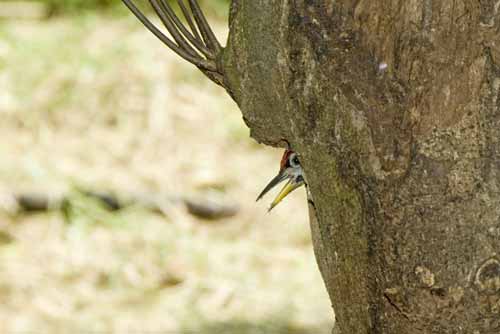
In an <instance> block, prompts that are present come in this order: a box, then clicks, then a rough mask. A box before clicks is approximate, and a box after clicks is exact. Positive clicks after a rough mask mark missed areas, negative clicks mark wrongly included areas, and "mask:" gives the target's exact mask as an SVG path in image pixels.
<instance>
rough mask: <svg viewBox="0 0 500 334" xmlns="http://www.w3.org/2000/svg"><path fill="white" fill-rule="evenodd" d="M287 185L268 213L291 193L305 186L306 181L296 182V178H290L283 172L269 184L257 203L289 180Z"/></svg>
mask: <svg viewBox="0 0 500 334" xmlns="http://www.w3.org/2000/svg"><path fill="white" fill-rule="evenodd" d="M287 179H288V181H287V183H286V184H285V186H284V187H283V189H281V191H280V192H279V194H278V196H276V198H275V199H274V201H273V202H272V203H271V206H270V207H269V210H268V211H271V210H272V209H273V208H274V207H275V206H276V205H278V204H279V203H280V202H281V201H282V200H283V199H284V198H285V197H286V196H288V194H289V193H291V192H292V191H294V190H295V189H297V188H299V187H300V186H302V185H303V184H304V181H303V179H302V178H300V181H298V182H297V181H296V180H295V179H294V178H290V177H289V176H287V174H286V173H284V172H283V171H281V172H280V173H279V174H278V175H276V177H275V178H274V179H272V180H271V182H269V184H268V185H267V186H266V187H265V188H264V190H263V191H262V192H261V193H260V195H259V197H257V201H258V200H260V199H261V198H262V197H263V196H264V195H265V194H266V193H267V192H269V191H270V190H271V189H273V188H274V187H275V186H277V185H278V184H280V183H281V182H283V181H285V180H287Z"/></svg>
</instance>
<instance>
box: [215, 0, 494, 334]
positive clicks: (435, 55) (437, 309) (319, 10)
mask: <svg viewBox="0 0 500 334" xmlns="http://www.w3.org/2000/svg"><path fill="white" fill-rule="evenodd" d="M499 7H500V6H499V3H498V1H493V0H479V1H466V0H448V1H432V0H418V1H417V0H378V1H377V0H337V1H334V0H315V1H311V0H233V4H232V8H231V18H230V28H231V32H230V37H229V43H228V47H227V49H226V50H225V52H224V59H223V68H224V75H225V80H226V83H225V84H226V87H228V90H230V92H231V94H232V96H233V97H234V99H235V100H236V101H237V103H238V104H239V106H240V108H241V110H242V112H243V116H244V119H245V121H246V123H247V124H248V126H249V127H250V129H251V133H252V136H253V137H254V138H255V139H256V140H258V141H259V142H264V143H266V144H270V145H274V146H283V145H284V143H285V142H288V143H289V144H290V145H291V147H292V148H293V149H294V150H295V151H296V152H298V153H299V155H300V160H301V163H302V165H303V167H304V169H305V172H306V179H307V184H308V193H309V197H310V198H309V202H310V211H311V227H312V232H313V240H314V247H315V251H316V257H317V261H318V264H319V268H320V270H321V273H322V275H323V279H324V281H325V284H326V287H327V289H328V292H329V294H330V297H331V300H332V304H333V307H334V310H335V313H336V328H335V330H334V332H335V333H342V334H356V333H384V334H385V333H390V334H413V333H436V334H437V333H439V334H443V333H470V334H476V333H477V334H479V333H480V334H485V333H492V334H493V333H495V334H498V333H500V218H499V217H500V170H499V168H500V108H499V105H500V100H499V99H498V97H499V94H500V92H499V88H500V67H499V64H498V63H499V62H500V38H499V37H500V36H499V29H500V22H499V21H500V12H499V10H500V9H499ZM284 228H285V227H284ZM304 288H307V287H304Z"/></svg>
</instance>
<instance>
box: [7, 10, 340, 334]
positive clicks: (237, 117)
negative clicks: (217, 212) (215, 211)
mask: <svg viewBox="0 0 500 334" xmlns="http://www.w3.org/2000/svg"><path fill="white" fill-rule="evenodd" d="M46 3H47V4H49V5H50V6H51V7H50V8H49V7H43V8H42V11H43V12H44V13H43V14H42V15H31V16H29V18H26V17H24V18H20V17H19V16H22V15H19V14H18V13H15V12H14V11H12V12H9V11H10V10H11V8H13V7H8V6H7V4H8V5H9V6H12V5H13V4H14V5H16V4H19V2H16V1H14V2H13V1H9V2H0V119H1V121H0V134H1V135H2V140H1V141H0V301H1V302H0V333H26V332H32V333H83V332H85V333H88V332H103V333H111V332H113V333H130V332H137V333H142V332H162V333H208V334H212V333H213V334H216V333H217V334H219V333H243V334H245V333H311V334H312V333H314V334H321V333H330V329H331V327H332V320H331V318H332V312H331V309H330V305H329V300H328V296H327V294H326V292H325V289H324V286H323V283H322V281H321V277H320V274H319V271H318V269H317V266H316V262H315V259H314V254H313V250H312V245H311V240H310V234H309V225H308V218H307V205H306V196H305V191H304V189H300V190H297V191H296V192H295V193H293V194H292V195H291V196H290V198H287V199H286V201H285V202H284V203H282V204H280V205H279V206H278V207H277V208H276V209H275V210H273V212H272V213H270V214H268V213H267V210H266V209H267V205H268V204H269V202H270V201H271V199H272V198H271V197H272V195H273V194H271V195H270V196H269V197H268V198H265V199H264V200H263V201H262V202H259V203H255V198H256V196H257V194H258V193H259V192H260V190H261V189H262V188H263V187H264V185H265V184H266V183H267V182H268V181H269V180H270V178H272V177H273V176H274V175H275V173H276V172H277V170H278V167H279V159H280V156H281V154H282V151H281V150H275V149H270V148H266V147H263V146H260V145H257V144H256V143H255V142H254V141H252V140H251V139H250V138H249V131H248V129H247V128H246V127H245V126H244V123H243V121H242V119H241V114H240V112H239V110H238V108H237V106H236V105H235V104H234V102H233V101H232V100H231V99H230V98H229V97H228V96H227V94H226V93H225V92H224V91H223V90H222V89H221V88H219V87H216V86H215V85H214V84H212V83H211V82H209V81H208V80H207V79H206V78H205V77H204V76H203V75H201V74H200V73H199V72H198V71H197V70H196V69H195V68H194V67H192V66H190V65H189V64H187V63H185V62H183V61H181V60H180V59H178V58H177V57H176V56H175V55H174V54H173V53H172V52H170V51H169V50H167V49H166V48H164V47H163V45H162V44H161V43H160V42H158V41H157V40H156V39H155V38H154V37H153V36H151V34H150V33H149V32H147V31H146V29H144V28H143V27H142V26H141V25H140V24H139V22H137V21H136V20H135V19H134V18H133V17H132V15H130V14H129V13H128V12H127V11H126V10H125V9H124V8H123V6H122V5H121V4H120V3H119V1H97V0H96V1H91V0H78V1H77V0H73V1H62V0H51V1H46ZM111 3H113V4H112V5H111V7H109V6H108V5H109V4H111ZM24 4H25V3H24ZM24 4H22V5H24ZM204 6H205V9H206V11H207V13H209V21H210V22H211V23H212V24H213V26H214V29H215V31H216V34H217V35H218V36H219V37H220V40H221V41H225V40H226V36H227V28H226V27H227V19H226V17H225V15H226V13H227V10H228V8H227V7H228V4H227V2H226V1H208V0H207V1H205V2H204ZM6 8H9V11H7V12H6ZM38 10H39V9H38ZM45 11H46V12H47V13H46V14H45ZM23 13H26V11H23ZM82 189H84V190H82ZM87 190H91V191H95V192H104V193H106V194H113V195H114V196H118V197H129V198H130V197H139V198H141V199H143V198H146V199H149V200H148V201H146V202H147V203H144V202H141V201H133V202H132V203H131V205H129V206H127V207H125V208H124V209H122V210H118V211H113V210H110V208H109V207H107V206H106V205H104V203H103V202H102V201H99V200H98V199H96V197H93V196H88V194H87V193H86V191H87ZM19 194H37V196H38V195H39V196H47V197H49V198H55V199H58V198H61V197H64V198H65V202H64V206H63V207H62V208H60V207H59V206H57V205H55V204H52V207H51V208H52V209H53V210H49V211H47V212H37V213H27V212H24V211H23V210H21V209H20V207H19V203H18V201H16V200H18V199H19V196H18V195H19ZM186 198H187V199H196V200H199V201H201V202H202V203H203V202H204V201H208V202H209V203H212V202H215V203H218V204H220V205H226V204H227V205H230V206H231V207H237V208H238V210H237V213H236V215H233V216H230V217H226V218H221V219H206V218H201V217H200V216H199V215H198V216H197V215H194V214H193V211H192V210H190V209H189V207H188V206H186V205H185V204H186V203H185V199H186ZM150 199H155V200H158V199H159V201H157V202H155V203H156V204H158V205H157V206H156V207H155V208H153V209H152V208H151V207H150V206H149V205H148V203H149V204H150V203H151V200H150ZM54 203H55V202H54ZM221 203H222V204H221Z"/></svg>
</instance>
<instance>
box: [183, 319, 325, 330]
mask: <svg viewBox="0 0 500 334" xmlns="http://www.w3.org/2000/svg"><path fill="white" fill-rule="evenodd" d="M332 328H333V322H332V323H323V324H318V325H317V326H310V327H304V326H303V325H294V324H293V323H291V322H289V321H287V319H283V318H277V319H266V320H263V321H259V322H250V321H248V320H229V321H221V322H206V323H202V324H201V325H198V326H196V327H193V328H186V329H184V330H183V331H181V333H182V334H330V333H331V330H332Z"/></svg>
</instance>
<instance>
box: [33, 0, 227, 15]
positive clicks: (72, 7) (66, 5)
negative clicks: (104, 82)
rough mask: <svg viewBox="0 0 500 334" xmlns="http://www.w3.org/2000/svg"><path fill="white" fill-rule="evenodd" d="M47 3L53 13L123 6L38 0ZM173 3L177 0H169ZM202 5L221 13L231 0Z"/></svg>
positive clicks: (92, 0)
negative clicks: (211, 7)
mask: <svg viewBox="0 0 500 334" xmlns="http://www.w3.org/2000/svg"><path fill="white" fill-rule="evenodd" d="M37 1H39V2H42V3H46V4H47V5H48V6H49V8H50V11H51V12H52V13H56V14H61V13H74V12H76V11H80V10H105V9H110V8H112V7H116V6H117V5H118V6H121V0H37ZM168 1H169V2H171V3H174V2H176V1H175V0H168ZM146 2H147V1H145V0H139V1H137V3H138V4H141V3H143V4H146ZM200 3H201V5H204V6H208V4H210V6H214V8H213V11H214V13H220V11H221V10H222V8H227V4H228V3H229V0H200Z"/></svg>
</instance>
